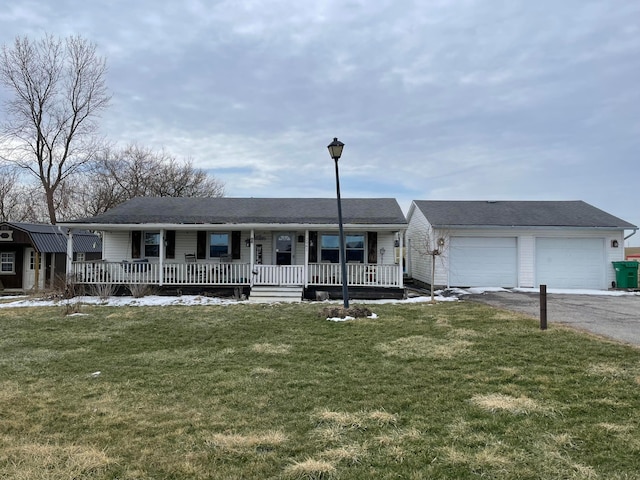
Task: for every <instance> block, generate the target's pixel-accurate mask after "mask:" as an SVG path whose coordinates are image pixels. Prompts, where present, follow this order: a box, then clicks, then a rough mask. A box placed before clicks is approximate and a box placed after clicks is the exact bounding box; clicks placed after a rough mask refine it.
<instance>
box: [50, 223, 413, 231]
mask: <svg viewBox="0 0 640 480" xmlns="http://www.w3.org/2000/svg"><path fill="white" fill-rule="evenodd" d="M59 225H61V226H65V227H67V228H70V229H74V230H75V229H82V230H93V231H129V230H202V229H207V230H230V229H234V230H238V229H243V230H324V229H335V228H338V224H337V223H189V224H185V223H60V224H59ZM343 227H344V228H345V230H382V231H393V232H396V231H398V230H404V229H406V228H407V224H406V222H405V223H345V224H343Z"/></svg>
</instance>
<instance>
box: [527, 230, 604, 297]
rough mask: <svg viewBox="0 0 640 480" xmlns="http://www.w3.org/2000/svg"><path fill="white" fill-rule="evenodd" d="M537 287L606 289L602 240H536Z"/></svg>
mask: <svg viewBox="0 0 640 480" xmlns="http://www.w3.org/2000/svg"><path fill="white" fill-rule="evenodd" d="M535 255H536V284H537V285H547V287H549V288H585V289H603V288H606V280H605V278H606V277H605V270H604V269H605V263H606V262H605V240H604V239H603V238H536V252H535Z"/></svg>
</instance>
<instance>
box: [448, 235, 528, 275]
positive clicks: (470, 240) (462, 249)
mask: <svg viewBox="0 0 640 480" xmlns="http://www.w3.org/2000/svg"><path fill="white" fill-rule="evenodd" d="M516 245H517V244H516V238H515V237H451V243H450V247H449V284H450V285H451V286H454V287H456V286H457V287H516V286H517V285H518V255H517V248H516ZM436 268H437V267H436Z"/></svg>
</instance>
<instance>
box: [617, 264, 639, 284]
mask: <svg viewBox="0 0 640 480" xmlns="http://www.w3.org/2000/svg"><path fill="white" fill-rule="evenodd" d="M612 263H613V268H614V269H615V271H616V286H617V287H618V288H638V262H612Z"/></svg>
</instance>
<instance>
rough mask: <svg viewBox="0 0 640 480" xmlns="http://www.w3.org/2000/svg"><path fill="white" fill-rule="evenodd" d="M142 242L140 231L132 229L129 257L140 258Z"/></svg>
mask: <svg viewBox="0 0 640 480" xmlns="http://www.w3.org/2000/svg"><path fill="white" fill-rule="evenodd" d="M141 243H142V232H141V231H139V230H134V231H132V232H131V258H140V250H141Z"/></svg>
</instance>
